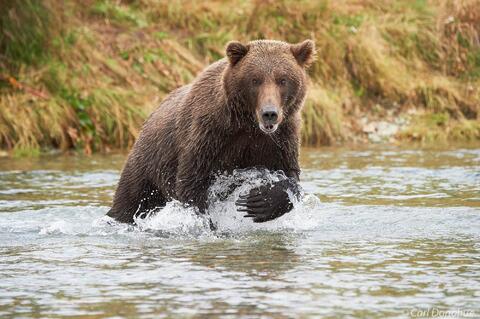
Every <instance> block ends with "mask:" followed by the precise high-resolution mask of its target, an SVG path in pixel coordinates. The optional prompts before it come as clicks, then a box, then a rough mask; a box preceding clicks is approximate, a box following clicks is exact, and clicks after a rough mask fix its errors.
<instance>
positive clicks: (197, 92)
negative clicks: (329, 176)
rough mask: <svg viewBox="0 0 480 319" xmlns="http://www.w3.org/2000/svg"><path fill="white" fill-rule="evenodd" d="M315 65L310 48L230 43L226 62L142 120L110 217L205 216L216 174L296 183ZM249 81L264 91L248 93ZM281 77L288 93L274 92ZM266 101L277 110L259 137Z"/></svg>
mask: <svg viewBox="0 0 480 319" xmlns="http://www.w3.org/2000/svg"><path fill="white" fill-rule="evenodd" d="M313 57H314V47H313V42H312V41H305V42H303V43H301V44H297V45H290V44H287V43H285V42H280V41H267V40H260V41H253V42H250V43H248V44H247V45H242V44H240V43H238V42H232V43H230V44H229V45H228V46H227V58H224V59H222V60H220V61H217V62H215V63H213V64H211V65H210V66H209V67H207V68H206V69H205V70H204V71H203V72H202V73H201V74H200V75H199V76H198V77H197V78H196V79H195V80H194V81H193V83H191V84H188V85H185V86H183V87H181V88H179V89H177V90H175V91H173V92H172V93H171V94H170V95H169V96H168V97H167V98H166V99H165V100H164V101H163V102H162V103H161V105H160V106H159V107H158V108H157V109H156V110H155V111H154V112H153V113H152V114H151V115H150V117H149V118H148V119H147V120H146V122H145V123H144V125H143V129H142V131H141V134H140V136H139V138H138V140H137V141H136V143H135V145H134V147H133V149H132V150H131V152H130V155H129V157H128V159H127V162H126V164H125V167H124V169H123V172H122V175H121V178H120V181H119V184H118V187H117V191H116V194H115V198H114V201H113V206H112V208H111V210H110V211H109V212H108V215H109V216H111V217H113V218H115V219H116V220H118V221H120V222H129V223H131V222H133V221H134V216H135V214H136V213H139V212H143V211H146V210H149V209H152V208H154V207H159V206H163V205H165V203H166V202H167V201H169V200H171V199H177V200H179V201H181V202H183V203H188V204H192V205H195V206H197V207H198V208H199V209H200V211H201V212H204V211H205V209H206V205H207V204H206V200H207V189H208V187H209V185H210V183H211V181H212V173H215V172H227V173H228V172H231V171H232V170H234V169H237V168H248V167H255V166H263V167H266V168H268V169H270V170H283V171H284V172H286V174H287V175H288V176H292V177H294V178H296V179H297V180H298V176H299V174H300V167H299V164H298V149H299V129H300V109H301V107H302V105H303V102H304V98H305V92H306V83H307V77H306V72H305V69H306V67H307V66H308V65H309V64H310V63H311V61H312V59H313ZM254 77H255V78H259V79H261V81H262V82H261V83H262V84H260V85H258V84H257V85H255V86H254V87H252V79H253V78H254ZM282 77H287V79H288V85H287V86H282V85H279V83H278V81H279V80H280V78H282ZM265 90H267V91H269V92H270V93H268V92H264V91H265ZM272 92H273V93H272ZM272 94H273V95H274V96H275V97H274V98H273V97H271V95H272ZM265 95H266V99H268V98H269V96H270V97H271V100H275V101H277V102H276V103H279V104H280V105H279V108H281V118H282V119H281V123H280V124H279V127H278V129H277V131H276V132H275V133H273V134H266V133H264V132H262V131H261V130H260V129H259V125H258V117H257V116H256V114H258V113H257V110H258V109H259V107H261V103H260V102H259V100H261V99H260V98H259V97H262V96H263V97H264V98H265Z"/></svg>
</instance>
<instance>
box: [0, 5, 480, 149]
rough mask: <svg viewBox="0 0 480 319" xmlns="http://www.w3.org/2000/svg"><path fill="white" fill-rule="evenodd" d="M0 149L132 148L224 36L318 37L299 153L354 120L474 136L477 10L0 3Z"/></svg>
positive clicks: (479, 58)
mask: <svg viewBox="0 0 480 319" xmlns="http://www.w3.org/2000/svg"><path fill="white" fill-rule="evenodd" d="M0 7H2V10H3V8H5V10H4V11H2V15H0V26H1V28H0V146H1V147H2V148H4V149H8V150H12V154H15V155H17V156H32V155H35V154H37V153H38V152H40V151H42V150H44V149H48V148H60V149H62V150H69V149H74V150H78V151H84V152H86V153H90V152H95V151H106V150H108V149H111V148H125V147H129V146H131V145H132V143H133V142H134V140H135V138H136V137H137V135H138V132H139V129H140V127H141V123H142V122H143V120H144V119H145V118H146V116H147V115H148V114H149V113H150V112H151V110H152V109H153V108H154V107H155V106H156V105H158V103H159V102H160V100H161V99H162V98H163V97H164V96H165V95H166V94H168V92H170V91H171V90H173V89H175V88H176V87H179V86H181V85H184V84H186V83H188V82H190V81H192V80H193V79H194V78H195V76H196V75H197V74H198V73H199V72H200V71H201V70H202V69H203V68H204V67H205V66H206V65H208V64H209V63H212V62H213V61H215V60H218V59H220V58H222V57H223V56H224V47H225V44H226V43H227V42H228V41H230V40H240V41H249V40H253V39H258V38H273V39H281V40H285V41H289V42H300V41H302V40H304V39H306V38H313V39H314V40H316V43H317V51H318V52H317V55H318V60H317V62H316V63H315V64H314V65H313V66H312V68H311V69H310V71H309V73H310V75H311V78H312V81H311V85H310V92H309V95H308V98H307V101H306V105H305V110H304V113H303V117H304V125H303V131H302V140H303V143H304V144H305V145H325V144H335V143H342V142H349V141H358V140H364V139H365V134H364V133H363V131H362V126H361V124H360V119H361V118H363V117H367V118H369V119H371V120H387V121H388V120H392V119H395V118H396V117H401V116H407V115H406V113H405V112H406V111H407V110H412V109H415V110H417V112H416V113H415V114H418V115H412V116H410V115H408V117H410V118H411V125H410V127H407V128H405V129H404V131H403V132H401V133H399V134H398V136H397V138H398V139H400V140H405V141H411V140H420V141H428V142H435V141H437V140H462V139H464V140H472V139H479V138H480V137H479V134H478V122H479V120H480V115H479V114H480V109H479V108H480V53H479V52H480V47H479V44H478V38H479V34H480V12H479V11H478V10H476V9H477V8H478V7H480V0H461V1H453V0H441V1H424V0H418V1H407V0H405V1H395V2H392V1H387V0H380V1H366V0H365V1H363V0H362V1H353V0H352V1H341V2H338V1H328V0H322V1H306V0H302V1H293V0H280V1H274V2H272V1H261V0H257V1H245V0H244V1H237V2H236V3H235V4H232V3H230V2H226V1H218V0H216V1H210V2H200V1H195V2H194V1H183V0H173V1H169V2H168V3H165V2H158V1H155V0H134V1H113V0H111V1H110V0H92V1H88V2H85V3H80V2H77V1H72V0H70V1H64V2H59V1H54V0H38V1H33V0H24V1H21V2H20V1H18V2H16V1H8V0H0Z"/></svg>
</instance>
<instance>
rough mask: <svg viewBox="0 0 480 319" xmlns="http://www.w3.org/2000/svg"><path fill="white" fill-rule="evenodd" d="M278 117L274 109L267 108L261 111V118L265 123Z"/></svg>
mask: <svg viewBox="0 0 480 319" xmlns="http://www.w3.org/2000/svg"><path fill="white" fill-rule="evenodd" d="M277 119H278V113H277V111H275V110H272V109H268V110H264V111H263V112H262V120H263V121H264V122H265V123H267V124H273V123H276V122H277Z"/></svg>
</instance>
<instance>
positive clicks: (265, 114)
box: [259, 105, 279, 133]
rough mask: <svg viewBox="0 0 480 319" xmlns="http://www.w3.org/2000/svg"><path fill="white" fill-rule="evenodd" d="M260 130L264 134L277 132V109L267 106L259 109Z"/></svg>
mask: <svg viewBox="0 0 480 319" xmlns="http://www.w3.org/2000/svg"><path fill="white" fill-rule="evenodd" d="M260 114H261V121H260V123H259V124H260V129H261V130H262V131H264V132H265V133H273V132H275V131H276V130H277V127H278V124H279V123H278V122H279V114H278V109H277V108H276V107H275V106H271V105H267V106H265V107H263V108H262V109H261V113H260Z"/></svg>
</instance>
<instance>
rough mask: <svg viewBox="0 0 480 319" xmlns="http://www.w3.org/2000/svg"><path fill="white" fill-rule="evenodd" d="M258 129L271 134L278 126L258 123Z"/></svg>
mask: <svg viewBox="0 0 480 319" xmlns="http://www.w3.org/2000/svg"><path fill="white" fill-rule="evenodd" d="M259 126H260V129H261V130H262V131H263V132H264V133H267V134H273V133H275V131H276V130H277V128H278V124H264V123H260V125H259Z"/></svg>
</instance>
